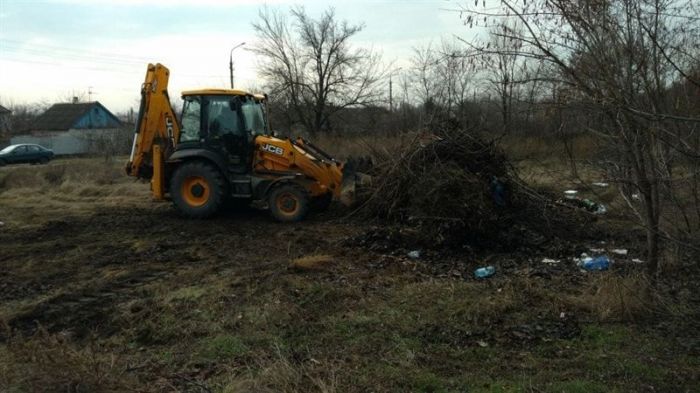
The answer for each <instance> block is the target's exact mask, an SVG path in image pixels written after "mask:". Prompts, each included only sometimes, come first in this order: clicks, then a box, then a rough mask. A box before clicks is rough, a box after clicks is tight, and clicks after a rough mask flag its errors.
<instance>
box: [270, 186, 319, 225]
mask: <svg viewBox="0 0 700 393" xmlns="http://www.w3.org/2000/svg"><path fill="white" fill-rule="evenodd" d="M268 205H269V207H270V214H271V215H272V217H273V218H274V219H275V220H277V221H280V222H296V221H301V220H303V219H304V217H306V214H307V213H308V212H309V196H308V194H307V193H306V190H304V189H303V188H302V187H301V186H299V185H296V184H292V183H286V184H281V185H279V186H277V187H275V188H274V189H273V190H272V191H271V192H270V194H269V196H268Z"/></svg>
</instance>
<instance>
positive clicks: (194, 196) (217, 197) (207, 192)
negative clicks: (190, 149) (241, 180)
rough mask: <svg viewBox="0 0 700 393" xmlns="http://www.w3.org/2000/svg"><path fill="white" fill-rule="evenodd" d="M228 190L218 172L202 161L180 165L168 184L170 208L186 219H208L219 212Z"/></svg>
mask: <svg viewBox="0 0 700 393" xmlns="http://www.w3.org/2000/svg"><path fill="white" fill-rule="evenodd" d="M227 189H228V188H227V187H226V180H225V179H224V177H223V176H222V175H221V172H219V171H218V170H217V169H216V168H215V167H214V166H212V165H210V164H208V163H206V162H202V161H189V162H185V163H183V164H181V165H180V167H179V168H177V170H176V171H175V173H174V174H173V177H172V178H171V180H170V197H171V198H172V200H173V204H174V205H175V207H176V208H177V210H179V211H180V213H181V214H182V215H183V216H185V217H188V218H208V217H211V216H213V215H214V214H216V213H217V212H219V210H220V209H221V207H222V206H223V205H224V202H225V200H226V195H227Z"/></svg>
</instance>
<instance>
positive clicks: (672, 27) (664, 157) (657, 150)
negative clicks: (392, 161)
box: [462, 0, 700, 276]
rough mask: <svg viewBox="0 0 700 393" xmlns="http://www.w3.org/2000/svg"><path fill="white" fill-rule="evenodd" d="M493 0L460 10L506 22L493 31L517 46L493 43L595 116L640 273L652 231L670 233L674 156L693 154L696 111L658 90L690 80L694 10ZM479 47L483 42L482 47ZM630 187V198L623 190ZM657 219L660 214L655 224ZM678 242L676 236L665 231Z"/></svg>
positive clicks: (648, 1) (653, 241) (630, 2)
mask: <svg viewBox="0 0 700 393" xmlns="http://www.w3.org/2000/svg"><path fill="white" fill-rule="evenodd" d="M523 4H524V5H521V3H520V2H516V1H509V0H503V1H502V2H501V6H500V7H499V9H497V10H494V9H486V8H484V9H483V10H480V9H472V8H470V7H469V6H468V5H464V6H463V9H462V12H463V15H466V17H467V18H469V20H476V19H477V18H478V19H482V18H486V19H488V18H491V19H497V20H500V21H504V20H516V21H517V22H518V23H520V24H521V25H522V27H523V28H522V30H521V31H515V30H512V31H500V32H495V33H493V34H494V35H495V36H496V37H499V38H503V39H509V40H515V41H518V42H520V43H521V45H520V48H518V49H514V50H512V51H503V52H504V53H507V54H509V55H510V56H514V57H518V58H534V59H538V60H542V61H544V62H545V63H546V64H548V65H549V66H550V68H551V70H553V71H554V72H552V73H551V74H550V75H549V77H548V78H549V79H550V80H551V81H552V82H553V83H559V84H561V86H562V89H561V90H564V91H565V92H564V94H563V96H565V97H567V99H568V100H569V102H575V103H577V105H578V106H579V107H581V108H584V109H585V110H586V111H587V112H588V114H589V116H591V117H592V118H597V119H599V120H598V121H597V123H596V124H595V126H594V127H592V128H591V131H593V132H595V135H597V136H599V137H600V138H601V139H602V140H603V141H604V142H605V144H606V145H608V146H612V147H613V149H610V152H611V154H610V156H609V157H610V158H609V159H610V160H612V161H613V163H614V165H615V166H616V167H617V168H620V169H621V170H620V171H618V174H620V176H618V177H617V178H616V179H615V180H617V181H618V182H619V183H620V184H623V185H625V186H626V187H622V190H626V192H624V193H623V196H624V197H625V199H626V200H627V201H628V205H629V207H630V209H631V211H632V212H634V214H636V216H637V217H638V218H639V220H640V223H641V224H642V225H643V226H644V228H645V230H646V237H647V253H648V256H647V258H648V265H647V266H648V272H649V273H650V275H652V276H654V275H655V274H656V273H657V270H658V267H659V261H660V244H661V239H664V238H665V239H673V238H674V236H673V234H672V233H671V231H672V229H673V228H674V227H675V226H676V225H675V220H676V219H677V216H676V214H673V213H674V212H671V214H668V215H666V216H665V215H664V213H669V211H668V208H669V206H671V205H672V201H673V196H674V195H676V194H677V192H678V182H679V181H680V180H682V178H680V177H679V175H678V173H679V171H678V170H677V169H678V166H677V165H678V162H679V161H680V160H684V161H686V162H687V161H692V162H697V160H698V159H699V158H700V157H699V155H698V153H697V150H694V149H693V145H692V141H691V140H690V139H689V138H690V137H691V136H692V135H694V131H695V129H696V127H697V125H698V123H699V122H700V119H698V118H697V117H694V116H692V114H689V113H688V112H687V111H683V109H682V107H681V106H679V105H677V102H674V101H673V100H670V99H669V97H668V92H669V89H670V88H671V87H672V86H673V84H674V83H689V84H693V85H695V86H698V81H697V80H696V79H695V78H693V76H692V75H693V73H692V70H697V67H698V59H699V58H700V56H698V49H699V48H698V43H697V37H698V33H700V26H699V24H700V15H699V14H698V5H697V4H695V3H694V2H693V1H686V0H616V1H606V0H602V1H592V0H578V1H571V0H539V1H536V0H535V1H530V2H523ZM482 49H483V48H482ZM632 193H633V194H635V195H639V197H640V202H641V203H637V202H636V201H635V200H634V199H633V198H632V197H631V196H632V195H631V194H632ZM664 217H665V218H666V219H667V220H668V224H669V225H666V226H663V225H662V223H663V222H662V221H663V219H664ZM675 240H678V239H675Z"/></svg>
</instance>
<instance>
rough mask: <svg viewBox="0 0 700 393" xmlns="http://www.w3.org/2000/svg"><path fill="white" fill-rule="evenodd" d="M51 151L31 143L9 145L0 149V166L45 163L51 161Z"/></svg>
mask: <svg viewBox="0 0 700 393" xmlns="http://www.w3.org/2000/svg"><path fill="white" fill-rule="evenodd" d="M53 156H54V154H53V151H52V150H50V149H47V148H45V147H43V146H39V145H32V144H21V145H10V146H7V147H6V148H4V149H2V150H0V166H3V165H7V164H21V163H31V164H37V163H38V164H46V163H47V162H49V161H51V159H52V158H53Z"/></svg>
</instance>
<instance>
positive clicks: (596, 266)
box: [579, 255, 610, 271]
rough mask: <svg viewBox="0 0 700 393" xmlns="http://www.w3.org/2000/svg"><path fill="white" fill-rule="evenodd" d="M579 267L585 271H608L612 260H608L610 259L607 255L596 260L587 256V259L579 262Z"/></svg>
mask: <svg viewBox="0 0 700 393" xmlns="http://www.w3.org/2000/svg"><path fill="white" fill-rule="evenodd" d="M579 266H581V267H582V268H583V269H584V270H588V271H593V270H608V268H609V267H610V259H608V257H607V256H605V255H602V256H599V257H595V258H591V257H589V256H586V257H585V258H582V260H581V261H580V262H579Z"/></svg>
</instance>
